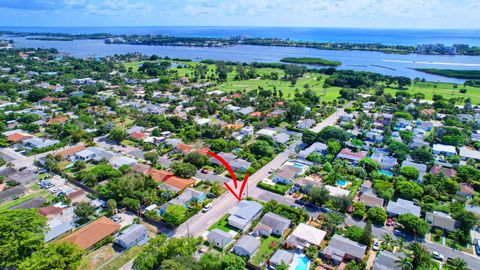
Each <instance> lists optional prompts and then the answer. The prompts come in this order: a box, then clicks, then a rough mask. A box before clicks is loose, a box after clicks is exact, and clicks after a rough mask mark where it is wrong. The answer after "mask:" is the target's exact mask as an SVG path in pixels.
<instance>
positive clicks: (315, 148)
mask: <svg viewBox="0 0 480 270" xmlns="http://www.w3.org/2000/svg"><path fill="white" fill-rule="evenodd" d="M327 148H328V146H327V145H326V144H324V143H321V142H315V143H313V144H312V145H310V146H309V147H307V148H306V149H304V150H302V151H300V152H298V154H297V156H298V157H300V158H303V159H306V158H307V157H308V156H309V155H311V154H312V153H319V154H321V155H324V154H326V152H327Z"/></svg>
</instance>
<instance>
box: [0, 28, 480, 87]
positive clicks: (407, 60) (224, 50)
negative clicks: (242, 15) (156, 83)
mask: <svg viewBox="0 0 480 270" xmlns="http://www.w3.org/2000/svg"><path fill="white" fill-rule="evenodd" d="M0 39H12V40H14V42H15V47H18V48H56V49H57V50H59V51H60V52H65V53H68V54H70V55H72V56H74V57H104V56H109V55H113V54H125V53H134V52H139V53H142V54H145V55H152V54H156V55H159V56H169V57H171V58H174V57H176V58H189V59H192V60H194V61H201V60H205V59H213V60H225V61H234V62H246V63H250V62H280V59H282V58H284V57H318V58H323V59H327V60H331V61H340V62H342V65H341V66H339V67H337V68H338V69H352V70H357V71H371V72H377V73H381V74H385V75H392V76H406V77H409V78H412V79H414V78H417V77H418V78H425V79H426V80H427V81H434V82H437V81H439V82H451V83H463V82H464V81H465V80H463V79H455V78H447V77H442V76H437V75H432V74H426V73H423V72H420V71H416V70H414V69H415V68H439V69H468V70H478V69H480V57H479V56H465V55H420V54H407V55H400V54H385V53H382V52H370V51H330V50H318V49H311V48H297V47H268V46H250V45H236V46H229V47H221V48H208V47H175V46H145V45H123V44H105V43H104V42H103V40H88V39H87V40H74V41H43V40H28V39H27V38H26V37H10V36H0ZM312 68H318V67H313V66H312Z"/></svg>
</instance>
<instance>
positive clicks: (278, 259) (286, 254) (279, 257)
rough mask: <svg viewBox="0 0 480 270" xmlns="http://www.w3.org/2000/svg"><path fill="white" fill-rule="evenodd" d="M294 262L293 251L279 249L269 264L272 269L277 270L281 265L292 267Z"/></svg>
mask: <svg viewBox="0 0 480 270" xmlns="http://www.w3.org/2000/svg"><path fill="white" fill-rule="evenodd" d="M292 261H293V253H292V252H291V251H287V250H283V249H279V250H277V251H275V253H273V255H272V257H271V258H270V260H268V264H269V266H270V268H271V269H276V267H277V265H279V264H286V265H290V264H291V263H292Z"/></svg>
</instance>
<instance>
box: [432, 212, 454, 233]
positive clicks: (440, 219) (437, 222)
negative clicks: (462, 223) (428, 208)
mask: <svg viewBox="0 0 480 270" xmlns="http://www.w3.org/2000/svg"><path fill="white" fill-rule="evenodd" d="M425 220H426V221H427V222H428V224H430V225H431V226H432V227H435V228H440V229H442V230H446V231H449V232H453V231H455V230H456V229H457V228H458V223H457V221H456V220H455V219H453V218H452V217H451V216H450V215H448V214H446V213H443V212H438V211H433V212H427V214H426V215H425Z"/></svg>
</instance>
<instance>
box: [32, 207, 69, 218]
mask: <svg viewBox="0 0 480 270" xmlns="http://www.w3.org/2000/svg"><path fill="white" fill-rule="evenodd" d="M38 212H39V213H40V215H42V216H45V217H46V216H50V215H57V214H60V213H63V208H60V207H55V206H53V205H51V206H47V207H42V208H38Z"/></svg>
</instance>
